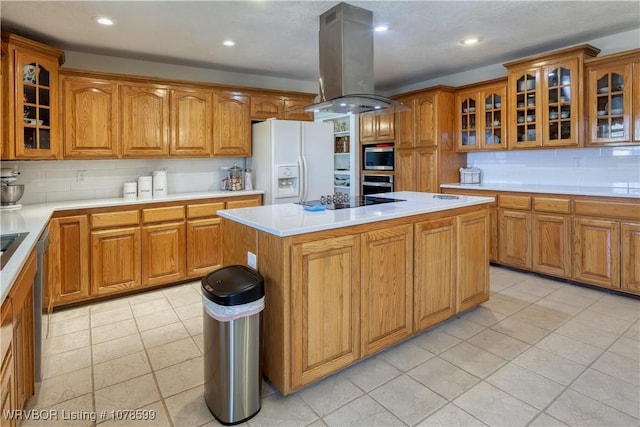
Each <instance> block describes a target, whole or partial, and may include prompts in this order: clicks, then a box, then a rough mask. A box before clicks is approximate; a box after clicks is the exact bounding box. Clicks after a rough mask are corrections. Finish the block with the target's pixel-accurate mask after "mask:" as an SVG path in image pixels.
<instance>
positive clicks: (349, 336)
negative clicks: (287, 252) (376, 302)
mask: <svg viewBox="0 0 640 427" xmlns="http://www.w3.org/2000/svg"><path fill="white" fill-rule="evenodd" d="M291 282H292V283H295V286H292V287H291V302H292V304H291V307H292V310H293V313H292V315H293V316H292V317H293V324H292V339H293V342H294V343H295V345H293V346H292V348H291V350H292V355H291V357H292V364H293V366H292V378H291V382H292V387H294V388H299V387H301V386H304V385H305V384H309V383H311V382H313V381H315V380H318V379H320V378H322V377H324V376H327V375H328V374H330V373H332V372H335V371H337V370H339V369H341V368H344V367H346V366H348V365H350V364H352V363H353V362H355V361H356V360H358V359H359V358H360V339H359V338H360V327H359V319H360V314H359V311H360V310H359V309H360V239H359V236H345V237H337V238H333V239H326V240H319V241H313V242H308V243H302V244H298V245H294V246H292V247H291Z"/></svg>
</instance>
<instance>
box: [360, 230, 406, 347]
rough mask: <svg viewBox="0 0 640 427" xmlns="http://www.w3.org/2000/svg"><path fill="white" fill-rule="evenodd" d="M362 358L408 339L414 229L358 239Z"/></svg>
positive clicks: (371, 232) (391, 231)
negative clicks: (360, 253) (360, 276)
mask: <svg viewBox="0 0 640 427" xmlns="http://www.w3.org/2000/svg"><path fill="white" fill-rule="evenodd" d="M361 249H362V283H361V287H360V289H361V292H360V295H361V303H360V306H361V310H360V317H361V322H360V324H361V332H360V334H361V342H362V356H368V355H370V354H373V353H377V352H378V351H380V350H382V349H383V348H386V347H389V346H390V345H392V344H395V343H397V342H399V341H402V340H403V339H404V338H406V337H408V336H409V335H411V333H412V332H413V331H412V320H413V319H412V316H411V312H412V310H411V304H412V300H413V298H412V284H413V277H412V276H413V227H412V226H411V225H402V226H398V227H394V228H385V229H382V230H377V231H370V232H368V233H363V234H362V235H361Z"/></svg>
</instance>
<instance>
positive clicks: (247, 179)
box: [244, 169, 253, 190]
mask: <svg viewBox="0 0 640 427" xmlns="http://www.w3.org/2000/svg"><path fill="white" fill-rule="evenodd" d="M244 189H245V190H253V171H252V170H251V169H245V170H244Z"/></svg>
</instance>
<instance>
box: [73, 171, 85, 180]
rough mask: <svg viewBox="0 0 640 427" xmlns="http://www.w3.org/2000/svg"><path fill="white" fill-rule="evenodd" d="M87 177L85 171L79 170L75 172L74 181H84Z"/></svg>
mask: <svg viewBox="0 0 640 427" xmlns="http://www.w3.org/2000/svg"><path fill="white" fill-rule="evenodd" d="M86 179H87V171H85V170H80V171H77V172H76V182H84V181H85V180H86Z"/></svg>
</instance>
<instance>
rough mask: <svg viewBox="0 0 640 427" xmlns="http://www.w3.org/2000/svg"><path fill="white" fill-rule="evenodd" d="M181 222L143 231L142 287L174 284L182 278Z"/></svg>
mask: <svg viewBox="0 0 640 427" xmlns="http://www.w3.org/2000/svg"><path fill="white" fill-rule="evenodd" d="M185 272H186V241H185V224H184V221H182V222H178V223H169V224H157V225H145V226H143V227H142V286H153V285H160V284H164V283H171V282H177V281H179V280H182V279H184V278H185Z"/></svg>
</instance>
